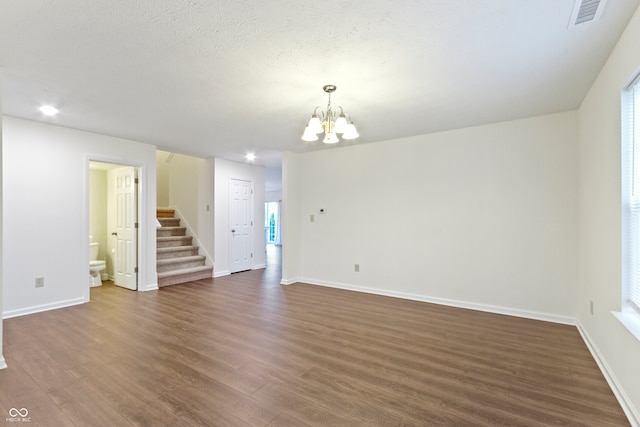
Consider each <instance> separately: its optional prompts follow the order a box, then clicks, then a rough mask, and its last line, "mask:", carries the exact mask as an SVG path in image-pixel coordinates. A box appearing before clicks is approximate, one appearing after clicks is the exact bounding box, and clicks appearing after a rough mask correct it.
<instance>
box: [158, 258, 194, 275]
mask: <svg viewBox="0 0 640 427" xmlns="http://www.w3.org/2000/svg"><path fill="white" fill-rule="evenodd" d="M201 265H204V259H201V260H194V261H189V262H179V261H177V262H172V263H171V264H161V265H158V266H157V267H156V269H157V271H158V273H164V272H165V271H171V270H177V269H180V268H189V267H200V266H201Z"/></svg>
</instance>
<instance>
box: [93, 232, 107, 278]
mask: <svg viewBox="0 0 640 427" xmlns="http://www.w3.org/2000/svg"><path fill="white" fill-rule="evenodd" d="M89 240H90V242H89V286H91V287H92V288H93V287H96V286H100V285H102V278H101V277H100V276H101V275H102V272H103V271H104V270H105V269H106V268H107V263H106V261H101V260H98V259H97V258H98V250H99V249H100V245H99V244H98V243H97V242H91V239H89Z"/></svg>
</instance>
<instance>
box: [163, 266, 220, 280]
mask: <svg viewBox="0 0 640 427" xmlns="http://www.w3.org/2000/svg"><path fill="white" fill-rule="evenodd" d="M207 270H213V267H211V266H210V265H201V266H198V267H188V268H180V269H177V270H171V271H165V272H162V273H158V279H163V278H165V277H173V276H180V275H182V274H189V273H196V272H199V271H207Z"/></svg>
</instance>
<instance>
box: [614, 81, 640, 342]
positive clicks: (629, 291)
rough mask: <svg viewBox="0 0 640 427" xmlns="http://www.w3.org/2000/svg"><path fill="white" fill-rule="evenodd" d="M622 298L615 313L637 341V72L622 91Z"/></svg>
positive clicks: (639, 203) (639, 244) (639, 181)
mask: <svg viewBox="0 0 640 427" xmlns="http://www.w3.org/2000/svg"><path fill="white" fill-rule="evenodd" d="M621 126H622V128H621V156H620V157H621V171H622V173H621V175H622V177H621V178H622V185H621V187H622V189H621V190H622V194H621V196H622V301H621V310H620V311H619V312H613V314H614V316H616V318H618V320H620V322H622V324H623V325H624V326H625V327H626V328H627V329H628V330H629V331H630V332H631V333H632V334H633V335H634V336H635V337H636V339H638V340H639V341H640V71H639V72H637V73H636V74H635V75H634V77H633V78H632V79H630V81H629V83H628V84H626V85H625V87H624V89H623V90H622V93H621Z"/></svg>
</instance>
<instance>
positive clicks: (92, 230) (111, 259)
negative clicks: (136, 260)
mask: <svg viewBox="0 0 640 427" xmlns="http://www.w3.org/2000/svg"><path fill="white" fill-rule="evenodd" d="M123 167H127V168H129V166H123V165H118V164H112V163H102V162H94V161H91V162H89V242H88V244H89V260H90V261H89V278H88V280H89V286H90V287H97V286H101V285H102V284H103V282H106V281H110V282H113V281H114V276H115V272H114V265H115V255H116V239H115V237H114V236H112V233H113V232H114V231H115V214H116V208H115V204H116V203H115V197H116V196H115V189H114V187H115V184H114V183H113V181H114V178H113V171H115V170H116V169H118V168H123ZM108 283H109V282H108Z"/></svg>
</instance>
